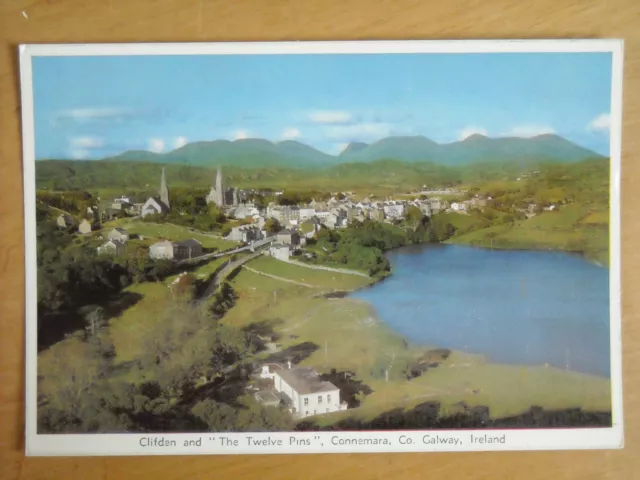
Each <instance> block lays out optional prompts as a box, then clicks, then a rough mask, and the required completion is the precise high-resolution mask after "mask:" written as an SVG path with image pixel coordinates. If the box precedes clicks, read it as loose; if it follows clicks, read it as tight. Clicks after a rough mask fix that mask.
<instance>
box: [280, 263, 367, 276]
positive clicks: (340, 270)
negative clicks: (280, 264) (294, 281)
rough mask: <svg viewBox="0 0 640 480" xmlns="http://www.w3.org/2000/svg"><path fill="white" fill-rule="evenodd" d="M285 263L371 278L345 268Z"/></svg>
mask: <svg viewBox="0 0 640 480" xmlns="http://www.w3.org/2000/svg"><path fill="white" fill-rule="evenodd" d="M287 263H290V264H291V265H297V266H298V267H305V268H310V269H311V270H326V271H328V272H335V273H344V274H347V275H358V276H359V277H364V278H371V277H369V275H367V274H366V273H362V272H357V271H355V270H348V269H346V268H333V267H325V266H324V265H309V264H308V263H304V262H298V261H296V260H288V261H287Z"/></svg>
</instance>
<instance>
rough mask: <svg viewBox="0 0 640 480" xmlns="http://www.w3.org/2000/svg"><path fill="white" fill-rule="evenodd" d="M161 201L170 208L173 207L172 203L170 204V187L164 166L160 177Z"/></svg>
mask: <svg viewBox="0 0 640 480" xmlns="http://www.w3.org/2000/svg"><path fill="white" fill-rule="evenodd" d="M160 201H161V202H162V203H164V204H165V205H166V206H167V208H168V209H170V208H171V205H169V189H168V188H167V179H166V177H165V175H164V167H162V178H161V179H160Z"/></svg>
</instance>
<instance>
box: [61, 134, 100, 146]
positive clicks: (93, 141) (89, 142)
mask: <svg viewBox="0 0 640 480" xmlns="http://www.w3.org/2000/svg"><path fill="white" fill-rule="evenodd" d="M69 145H70V146H71V148H72V149H90V148H100V147H103V146H104V140H103V139H102V138H99V137H90V136H86V137H73V138H71V140H69Z"/></svg>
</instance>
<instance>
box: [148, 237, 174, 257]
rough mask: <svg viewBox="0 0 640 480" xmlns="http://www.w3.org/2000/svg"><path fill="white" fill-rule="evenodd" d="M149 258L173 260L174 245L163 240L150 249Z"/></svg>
mask: <svg viewBox="0 0 640 480" xmlns="http://www.w3.org/2000/svg"><path fill="white" fill-rule="evenodd" d="M149 256H150V257H151V258H158V259H159V258H168V259H173V243H171V242H170V241H169V240H161V241H159V242H156V243H154V244H153V245H151V246H150V247H149Z"/></svg>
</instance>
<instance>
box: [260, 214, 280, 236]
mask: <svg viewBox="0 0 640 480" xmlns="http://www.w3.org/2000/svg"><path fill="white" fill-rule="evenodd" d="M264 229H265V231H266V232H267V233H268V234H269V235H275V234H276V233H278V232H279V231H280V230H281V229H282V227H281V226H280V222H278V220H276V219H275V218H267V220H266V221H265V222H264Z"/></svg>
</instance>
